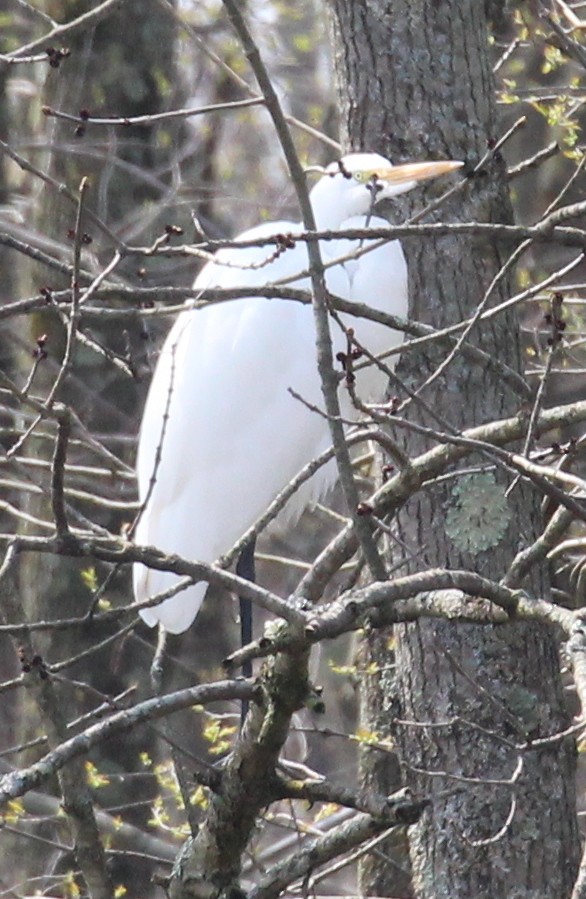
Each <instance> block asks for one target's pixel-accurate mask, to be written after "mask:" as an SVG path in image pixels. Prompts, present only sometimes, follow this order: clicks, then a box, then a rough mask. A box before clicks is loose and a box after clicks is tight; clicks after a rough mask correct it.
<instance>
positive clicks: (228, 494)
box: [134, 154, 439, 633]
mask: <svg viewBox="0 0 586 899" xmlns="http://www.w3.org/2000/svg"><path fill="white" fill-rule="evenodd" d="M432 165H433V164H432ZM398 168H399V169H400V168H401V167H398ZM341 169H342V170H341ZM389 169H390V163H389V162H388V160H386V159H384V157H382V156H378V155H376V154H352V155H351V156H347V157H345V158H344V159H343V160H342V165H341V168H340V167H339V166H338V164H333V165H332V166H331V167H329V169H328V170H326V171H327V172H331V174H325V175H324V176H323V177H322V178H321V179H320V180H319V182H318V183H317V184H316V186H315V187H314V188H313V190H312V192H311V202H312V206H313V210H314V215H315V217H316V223H317V227H318V229H320V230H323V229H348V228H351V227H352V228H355V227H364V225H365V216H366V214H367V213H368V211H369V209H370V206H371V192H370V191H369V189H368V188H367V184H366V182H368V180H369V179H370V178H371V177H372V175H373V174H377V175H380V185H381V187H380V191H379V193H378V198H384V197H386V196H391V195H394V194H396V193H400V192H403V190H408V189H410V188H411V187H413V186H414V183H415V182H410V181H406V180H403V182H402V183H400V184H392V185H388V184H387V182H386V181H385V180H384V177H383V173H384V172H387V171H388V170H389ZM397 170H398V169H396V170H394V171H397ZM355 173H358V176H357V177H355ZM438 174H439V172H438ZM424 177H430V175H420V176H419V179H418V180H420V179H421V178H424ZM359 179H362V180H359ZM405 185H406V186H405ZM386 224H387V223H386V221H385V220H383V219H377V218H371V219H370V221H369V225H370V226H371V227H384V226H385V225H386ZM300 230H301V226H300V225H297V224H293V223H291V222H271V223H267V224H263V225H259V226H257V227H256V228H252V229H250V230H249V231H246V232H244V233H243V234H242V235H240V239H242V240H247V241H248V240H251V239H260V238H262V237H267V236H272V235H275V234H279V233H283V234H288V233H290V234H293V235H295V233H299V231H300ZM357 247H358V242H357V241H350V240H343V239H339V240H336V241H331V242H327V241H322V242H321V244H320V249H321V253H322V258H323V260H324V262H326V263H327V261H329V260H331V259H334V258H338V257H339V256H341V255H345V254H347V253H348V252H350V251H352V250H353V249H356V248H357ZM271 252H272V251H271V248H270V247H268V248H267V247H262V248H261V247H258V248H245V249H242V250H239V249H237V248H234V249H226V250H222V251H220V252H219V253H218V254H217V256H216V259H215V260H214V261H213V262H210V263H208V264H207V265H206V266H205V267H204V269H203V270H202V271H201V272H200V274H199V275H198V277H197V279H196V281H195V284H194V291H195V293H196V294H197V293H199V292H200V291H201V290H204V289H205V288H208V287H236V286H250V287H254V286H258V285H266V284H270V283H273V282H276V281H279V280H281V279H285V278H289V277H291V276H294V275H296V274H298V273H300V272H302V271H305V270H306V269H307V268H308V259H307V250H306V246H305V244H304V243H303V242H298V243H295V246H294V247H293V248H291V249H287V250H285V252H283V253H282V254H281V255H280V256H278V258H277V259H275V260H274V261H271V262H269V263H268V264H266V265H264V266H262V267H260V268H251V267H250V266H251V265H254V264H256V263H262V262H263V261H265V260H266V259H267V258H269V257H270V255H271ZM226 263H229V265H226ZM238 266H243V267H242V268H239V267H238ZM326 282H327V286H328V289H329V290H330V291H331V293H333V294H335V295H338V296H341V297H344V298H345V299H349V300H353V301H360V302H365V303H367V304H368V305H369V306H372V307H375V308H378V309H383V310H386V311H388V312H392V313H394V314H395V315H399V316H405V315H406V314H407V270H406V265H405V260H404V256H403V253H402V250H401V247H400V244H399V243H398V242H397V241H393V242H390V243H387V244H385V245H384V246H381V247H379V248H377V249H376V250H374V251H373V252H371V253H366V254H365V255H363V256H361V258H360V259H358V260H352V261H349V262H347V263H344V264H338V265H335V266H333V267H332V268H329V269H327V272H326ZM289 283H291V284H292V285H293V286H295V287H298V288H309V287H310V284H309V281H308V279H307V278H302V279H297V280H296V281H292V282H289ZM251 293H252V294H253V295H252V296H250V297H247V298H245V299H240V300H235V301H229V302H224V303H221V304H217V305H210V306H208V307H206V308H204V309H199V310H194V311H186V312H183V313H181V314H180V315H179V317H178V318H177V320H176V321H175V324H174V325H173V327H172V329H171V331H170V333H169V335H168V337H167V339H166V341H165V344H164V346H163V349H162V352H161V355H160V358H159V361H158V364H157V368H156V371H155V374H154V377H153V381H152V384H151V388H150V392H149V395H148V399H147V403H146V407H145V411H144V417H143V421H142V427H141V432H140V439H139V451H138V463H137V471H138V481H139V492H140V497H141V499H142V500H144V498H145V497H146V496H147V495H148V502H147V505H146V508H145V510H144V513H143V515H142V517H141V519H140V521H139V524H138V527H137V530H136V540H137V542H138V543H141V544H148V545H153V546H156V547H158V548H159V549H161V550H164V551H166V552H173V553H178V554H179V555H181V556H184V557H186V558H188V559H192V560H197V561H203V562H212V561H213V560H214V559H216V558H217V557H218V556H219V555H221V554H222V553H224V552H226V551H227V550H228V549H229V548H230V546H231V545H232V544H233V543H234V542H235V541H236V540H237V539H238V538H239V537H240V536H241V535H242V534H243V532H244V531H245V530H246V529H247V528H248V527H249V526H250V525H251V524H252V523H253V522H254V521H255V520H256V519H257V518H258V517H259V516H260V515H261V514H262V513H263V511H264V510H265V509H266V507H267V506H268V505H269V503H270V502H271V500H272V499H273V498H274V497H275V496H276V494H277V493H278V492H279V491H280V490H281V489H282V488H283V487H284V486H285V485H286V484H287V483H288V481H289V480H290V479H291V478H292V477H294V476H295V474H296V473H297V472H298V471H299V470H300V469H301V468H302V467H303V466H304V465H305V464H306V463H307V462H309V461H310V460H311V459H312V458H313V457H314V456H315V455H316V454H317V453H319V452H321V451H322V450H323V449H325V448H326V447H327V446H328V445H329V431H328V426H327V422H326V421H325V419H324V418H323V417H322V416H320V415H318V414H316V413H312V412H311V411H310V410H309V409H308V408H307V407H306V406H305V405H303V404H302V403H300V402H299V401H298V400H296V399H294V398H293V397H292V396H291V395H290V393H289V391H288V388H293V390H295V391H296V392H297V393H298V394H299V395H301V396H302V397H303V398H304V399H305V400H306V401H307V402H308V403H310V404H314V405H316V406H322V405H323V403H322V395H321V387H320V381H319V377H318V374H317V370H316V361H315V355H316V354H315V333H314V326H313V314H312V309H311V307H310V306H308V305H304V304H301V303H298V302H294V301H290V300H289V301H287V300H280V299H279V300H267V299H264V298H262V297H258V296H254V293H253V291H251ZM347 323H348V324H351V325H352V327H353V328H354V329H355V332H356V336H357V338H358V341H359V342H360V343H361V344H363V345H364V346H366V347H368V348H369V350H370V352H372V353H380V352H382V351H384V350H385V349H388V348H389V347H391V346H396V345H397V344H398V343H399V342H400V340H401V339H402V336H401V335H399V334H397V332H394V331H390V330H389V329H387V328H384V327H383V326H380V325H377V324H375V323H373V322H369V321H367V320H365V319H357V318H353V319H352V320H351V321H350V320H348V321H347ZM332 336H333V341H334V348H335V350H336V351H337V350H345V349H346V337H345V336H344V335H343V334H342V333H341V331H340V329H339V327H338V326H337V325H335V323H333V324H332ZM357 386H358V391H359V393H360V394H361V395H362V396H363V397H364V398H366V399H368V398H370V396H371V395H372V392H373V389H375V390H376V389H377V388H378V389H379V392H382V389H384V378H383V379H382V382H381V375H380V373H377V372H376V370H375V369H374V368H370V369H368V371H364V372H363V373H362V374H361V375H360V380H359V381H358V385H357ZM341 390H342V391H343V392H344V391H345V388H344V387H342V388H341ZM341 400H342V401H343V407H345V412H346V413H348V414H351V409H350V406H349V404H348V401H347V399H346V400H345V402H344V393H342V394H341ZM157 452H159V453H160V461H159V463H158V465H157V464H156V456H157ZM332 471H333V469H332V468H331V467H330V469H329V471H328V470H326V471H322V472H321V473H318V474H317V475H316V476H314V478H313V479H312V480H311V481H310V482H308V484H306V485H305V488H304V489H302V491H301V493H300V495H299V496H296V497H295V498H293V499H292V500H291V501H290V503H289V504H288V507H287V511H288V512H289V514H290V515H291V517H294V516H295V515H297V514H298V512H299V511H300V510H301V508H303V506H304V505H305V504H306V503H307V502H308V501H310V500H311V499H315V498H316V497H317V496H319V494H320V493H321V492H323V490H324V489H325V488H326V487H327V486H328V481H331V479H332ZM149 491H150V492H149ZM176 581H177V576H176V575H173V574H170V573H166V572H160V571H155V570H150V569H148V568H146V567H145V566H142V565H136V566H135V568H134V586H135V594H136V597H137V599H138V600H143V599H146V598H147V597H149V596H153V595H154V594H156V593H159V592H160V591H162V590H165V589H167V588H169V587H170V586H171V585H172V584H173V583H176ZM205 590H206V584H205V583H199V584H195V585H193V586H190V587H188V588H187V589H186V590H184V591H182V592H181V593H179V594H177V595H176V596H174V597H172V598H170V599H168V600H166V601H164V602H163V603H161V604H160V605H159V606H156V607H153V608H150V609H146V610H144V611H142V612H141V614H142V617H143V618H144V620H145V621H146V622H147V623H148V624H149V625H155V624H156V623H158V622H160V623H161V624H163V625H164V627H165V628H166V629H167V630H168V631H170V632H172V633H180V632H182V631H184V630H186V629H187V628H188V627H189V625H190V624H191V622H192V621H193V619H194V618H195V616H196V614H197V612H198V610H199V608H200V605H201V602H202V600H203V596H204V593H205Z"/></svg>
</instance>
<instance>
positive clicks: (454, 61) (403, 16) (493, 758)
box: [331, 0, 578, 899]
mask: <svg viewBox="0 0 586 899" xmlns="http://www.w3.org/2000/svg"><path fill="white" fill-rule="evenodd" d="M331 9H332V21H333V31H334V36H335V42H336V47H337V58H336V66H337V76H338V82H339V88H340V101H341V106H342V123H343V128H345V136H344V144H345V145H346V147H351V148H353V149H359V148H364V149H368V150H376V151H379V152H382V153H385V154H387V155H390V156H391V157H392V158H393V159H394V160H395V161H400V160H404V159H432V158H454V159H463V160H466V161H467V162H469V163H471V164H472V165H473V164H475V163H476V162H477V161H478V160H479V159H480V158H481V157H482V156H483V154H484V153H485V152H486V150H487V148H488V146H489V142H490V141H491V139H494V138H498V137H499V136H500V133H499V126H498V120H497V117H496V108H495V102H494V86H493V82H492V75H491V69H490V62H489V58H488V40H487V38H488V34H487V25H486V21H485V16H484V6H483V4H482V3H479V2H478V0H441V2H431V0H416V2H413V0H378V2H377V0H331ZM413 202H414V201H413V200H411V199H409V201H406V202H405V203H404V204H403V210H402V211H403V213H404V214H405V213H406V212H407V211H408V210H409V208H410V207H411V206H412V203H413ZM415 202H416V203H417V205H419V206H421V205H422V204H423V201H422V199H421V194H418V197H417V198H416V200H415ZM439 217H441V219H443V220H446V219H447V220H457V219H460V220H467V221H471V220H472V221H473V220H478V221H489V222H490V221H510V219H511V211H510V205H509V201H508V196H507V193H506V187H505V182H504V178H503V165H502V161H501V160H500V157H498V158H496V159H493V160H491V161H490V163H489V164H488V165H487V167H486V169H485V171H484V172H483V174H482V176H480V177H478V178H474V179H471V180H470V182H469V184H468V186H467V188H466V189H465V191H464V192H463V193H461V194H460V195H459V197H458V199H457V202H453V203H452V204H451V205H445V206H443V207H442V209H441V211H440V212H439V213H438V218H439ZM405 249H406V252H407V255H408V260H409V271H410V294H411V314H412V316H413V317H416V318H419V319H421V320H423V321H426V322H428V323H430V324H433V325H434V326H436V327H443V326H445V325H447V324H451V323H453V322H456V321H459V320H461V319H463V318H465V317H467V316H469V315H471V314H472V313H473V311H474V310H475V309H476V307H477V304H478V302H479V301H480V300H481V299H482V297H483V295H484V292H485V290H486V289H487V287H488V285H489V284H490V282H491V279H492V278H493V277H494V275H495V274H496V273H497V272H498V271H499V269H500V267H501V265H502V264H503V262H504V261H505V259H506V257H505V256H502V257H501V254H500V252H499V249H498V247H496V246H494V245H492V244H489V243H487V242H485V241H482V240H480V239H476V238H469V239H468V238H464V239H462V238H455V237H454V238H453V237H444V238H441V239H437V240H434V241H431V240H429V239H427V238H426V239H425V240H421V241H420V242H417V243H416V244H413V243H412V242H407V243H406V246H405ZM507 286H508V285H507V283H506V279H501V281H500V282H499V285H498V287H497V288H496V289H495V290H494V291H493V293H492V296H491V304H496V303H497V302H499V300H500V299H502V298H503V297H504V296H506V295H507ZM470 339H471V340H472V342H475V343H477V344H478V345H479V346H481V347H482V348H483V349H484V350H485V351H487V352H489V353H490V354H491V355H493V356H497V357H498V358H499V359H500V360H502V361H503V362H506V363H507V364H508V365H510V366H511V367H513V368H515V369H517V370H519V369H520V365H521V360H520V344H519V339H518V331H517V326H516V322H515V320H514V318H513V317H512V316H500V317H498V319H494V320H492V321H491V323H490V325H487V324H483V325H481V326H480V327H477V328H476V329H475V330H474V331H473V332H472V334H471V337H470ZM444 355H445V350H442V351H439V350H438V349H433V350H419V351H417V353H411V354H404V358H403V359H402V362H401V365H400V374H401V376H402V377H403V378H404V379H405V381H406V382H407V383H409V384H410V386H414V385H416V386H418V385H420V384H421V383H422V382H423V381H424V380H425V379H426V378H427V376H428V375H429V374H430V373H431V372H432V371H434V369H435V368H436V367H437V364H438V362H439V361H440V360H441V359H442V357H443V356H444ZM423 398H424V399H425V400H426V401H427V403H428V404H429V405H430V406H431V407H433V409H434V410H435V411H436V412H437V413H439V414H440V415H441V416H443V417H444V419H446V420H447V421H448V422H449V423H450V425H451V426H452V427H453V428H455V429H457V430H461V429H462V428H464V427H466V426H468V427H469V426H471V425H473V424H479V423H481V422H483V421H489V420H491V419H497V418H500V417H502V416H505V415H509V414H514V413H515V412H516V411H518V409H519V407H520V400H519V398H518V397H516V396H515V395H514V394H513V393H512V392H511V389H510V388H509V387H507V385H506V384H504V383H503V382H502V381H500V380H498V378H497V377H496V376H495V375H494V373H493V372H491V371H489V370H488V369H484V370H483V369H481V368H479V367H477V366H476V367H475V366H472V365H471V364H470V363H469V362H468V361H463V360H462V359H461V358H459V359H457V360H456V361H455V362H452V363H451V364H450V366H449V367H448V368H447V370H446V371H445V372H444V374H443V376H442V377H440V378H438V379H437V380H436V381H435V382H434V383H433V384H432V385H431V386H430V387H429V388H427V389H426V390H425V391H424V393H423ZM408 415H409V417H410V418H412V419H413V420H418V421H423V422H424V423H425V424H426V425H428V426H434V425H435V426H437V421H434V420H433V419H430V417H429V416H428V415H426V414H425V413H424V414H421V413H420V412H419V411H418V410H417V407H415V408H413V407H411V409H410V410H409V412H408ZM441 429H442V430H445V428H441ZM393 436H394V437H396V439H399V440H402V439H403V438H402V436H401V434H399V433H397V434H394V435H393ZM404 444H405V447H406V449H407V452H408V453H409V454H410V455H415V454H417V453H418V452H421V451H422V450H423V449H424V448H427V447H428V446H429V445H430V443H429V441H428V440H426V439H425V438H422V437H419V436H415V435H411V436H409V437H408V438H406V439H405V440H404ZM482 462H484V463H486V460H485V459H481V458H480V457H470V459H468V460H467V464H468V463H470V464H472V465H474V464H479V463H482ZM509 483H510V477H509V476H507V474H506V473H504V472H499V471H498V470H497V471H496V472H495V473H494V474H493V473H492V472H483V473H478V474H475V475H471V476H468V477H467V478H466V479H463V478H460V477H455V478H452V479H450V480H448V481H445V482H444V484H443V485H442V486H438V485H433V486H430V487H428V488H426V489H425V490H424V491H422V492H421V493H420V494H419V495H418V496H416V497H414V499H413V500H412V501H411V502H410V503H409V504H408V506H407V507H406V508H405V509H404V510H403V511H402V512H401V514H400V515H399V516H398V519H397V522H396V526H397V527H398V529H399V532H400V535H401V538H402V540H403V541H404V542H405V543H406V545H407V546H408V547H409V549H410V551H411V553H412V554H417V556H416V557H414V556H413V555H412V556H409V554H407V555H406V558H405V560H404V561H405V563H406V564H405V568H404V569H403V570H405V569H407V570H414V566H415V565H416V566H417V567H419V568H422V567H428V566H429V567H432V566H442V567H444V566H449V567H453V568H460V567H467V568H469V569H471V570H474V571H478V572H480V573H483V574H485V575H486V576H489V577H493V578H496V579H497V580H498V579H499V578H500V577H502V576H504V574H505V573H506V571H507V567H508V565H509V563H510V562H511V560H512V558H513V557H514V555H515V553H516V552H517V551H518V549H519V548H521V547H522V546H524V545H527V544H528V543H530V542H531V540H532V538H533V537H534V536H535V534H536V533H537V528H538V525H539V514H538V502H539V498H538V497H537V496H536V495H535V493H533V492H532V491H530V490H527V489H525V488H524V487H522V486H520V485H519V486H517V487H516V488H515V489H514V490H513V491H512V493H511V494H510V496H508V497H505V489H506V487H507V486H508V484H509ZM475 515H476V518H475V517H474V516H475ZM413 559H414V561H413ZM525 586H527V587H528V588H529V589H530V590H532V591H536V593H537V595H540V594H541V593H542V592H543V591H546V590H547V588H548V583H547V573H546V572H545V571H543V570H540V571H533V572H532V573H531V576H530V578H529V579H528V581H527V583H526V584H525ZM396 638H397V646H396V658H395V664H396V668H395V671H394V673H393V672H390V671H389V665H390V663H391V661H392V660H391V658H390V654H389V650H388V644H389V635H388V634H375V635H373V636H372V637H370V638H369V639H368V645H367V647H366V652H367V653H368V654H369V656H370V661H374V662H376V664H377V666H378V670H379V675H378V677H373V678H372V679H371V682H370V684H369V687H370V688H371V689H370V690H367V691H365V696H364V717H365V720H364V722H363V724H364V726H365V727H366V728H367V729H368V730H370V731H376V732H377V733H379V734H380V735H384V736H387V737H389V736H392V738H393V739H394V741H395V745H396V747H397V751H398V756H399V759H400V762H401V766H402V769H403V777H404V780H405V781H406V782H408V783H410V784H411V785H413V786H414V787H415V788H416V789H417V790H418V791H419V792H421V793H423V794H424V795H427V796H429V798H430V800H431V805H430V809H429V812H428V813H427V814H426V815H425V816H424V818H423V820H422V822H421V823H420V824H419V825H418V826H417V827H415V828H412V830H411V832H410V856H411V865H412V869H413V889H414V891H415V893H416V894H417V895H418V896H421V897H426V899H428V897H429V899H431V897H448V896H449V897H450V899H457V897H466V899H468V897H470V896H475V897H481V896H486V897H489V896H490V897H491V899H494V897H497V896H498V897H500V896H503V897H504V896H529V895H531V896H532V897H537V896H539V897H552V899H553V897H558V899H559V897H562V896H564V895H568V891H569V889H570V886H571V884H572V883H573V879H574V876H575V871H576V865H577V852H578V838H577V828H576V818H575V797H574V783H573V776H574V760H573V757H574V747H573V745H572V743H571V742H570V743H562V744H559V745H556V746H552V747H551V748H548V749H544V750H542V751H526V752H520V751H518V750H516V749H515V748H514V744H515V743H517V744H520V743H524V742H525V740H527V739H530V738H536V737H543V736H546V735H549V734H553V733H556V732H557V731H559V730H560V729H563V728H564V727H565V726H566V725H567V723H568V718H567V712H566V710H565V706H564V701H563V695H562V687H561V681H560V674H559V658H558V654H557V648H556V645H555V640H554V636H553V635H552V634H551V632H549V631H547V630H545V629H543V628H540V627H536V626H532V625H525V624H512V625H506V626H491V627H480V626H472V625H466V624H458V623H452V622H447V621H446V622H443V621H441V622H440V621H431V620H421V621H418V622H416V623H414V624H410V625H408V626H403V627H401V628H398V629H397V633H396ZM372 681H375V683H372ZM392 719H395V725H394V726H393V725H392ZM397 719H399V720H398V723H397ZM454 719H457V721H456V723H452V724H451V725H450V724H449V722H454ZM401 722H403V723H401ZM409 722H419V723H420V722H428V723H430V724H431V725H434V727H428V728H423V727H414V726H413V725H412V724H410V723H409ZM442 723H444V726H440V725H442ZM391 770H392V765H391ZM427 772H429V773H427ZM388 774H389V765H388V763H386V762H384V761H383V760H381V758H380V754H378V753H376V752H375V751H371V752H370V753H369V755H368V756H367V758H366V761H365V771H364V776H365V780H366V782H367V783H371V784H372V783H377V786H378V788H379V789H387V790H388V789H389V786H392V784H391V785H389V783H388V782H387V783H385V782H384V781H385V777H387V776H388ZM432 774H433V775H434V776H432ZM513 775H515V776H514V782H511V783H502V781H508V780H509V779H511V778H512V777H513ZM487 779H490V780H491V781H492V782H491V783H487V782H486V781H487ZM495 780H496V781H498V782H497V783H494V781H495ZM381 781H382V782H381ZM362 889H363V892H364V893H367V894H368V893H373V892H374V891H377V892H379V893H382V895H395V896H396V895H407V894H408V886H407V885H406V884H405V882H404V879H402V880H400V881H397V872H396V870H395V869H394V868H393V867H392V866H390V865H386V866H385V864H384V862H380V861H377V860H376V859H375V860H371V861H370V862H369V863H368V864H366V865H364V866H363V882H362Z"/></svg>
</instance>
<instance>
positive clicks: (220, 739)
mask: <svg viewBox="0 0 586 899" xmlns="http://www.w3.org/2000/svg"><path fill="white" fill-rule="evenodd" d="M237 732H238V727H237V725H235V724H226V723H225V721H223V720H222V719H221V718H220V717H219V716H216V715H208V716H207V722H206V725H205V727H204V729H203V736H204V739H205V740H207V742H208V743H209V748H208V752H209V753H210V754H211V755H224V753H226V752H229V751H230V749H231V748H232V740H233V737H234V734H235V733H237Z"/></svg>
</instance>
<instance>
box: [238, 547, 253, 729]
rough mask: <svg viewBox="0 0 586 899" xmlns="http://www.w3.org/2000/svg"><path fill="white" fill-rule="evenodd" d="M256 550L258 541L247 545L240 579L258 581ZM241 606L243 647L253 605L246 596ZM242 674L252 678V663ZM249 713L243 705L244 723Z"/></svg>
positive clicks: (248, 637)
mask: <svg viewBox="0 0 586 899" xmlns="http://www.w3.org/2000/svg"><path fill="white" fill-rule="evenodd" d="M255 548H256V539H255V538H253V539H252V540H251V541H250V542H249V543H247V544H246V546H245V547H244V549H243V550H242V552H241V553H240V557H239V559H238V562H237V563H236V574H237V575H238V576H239V577H244V578H246V580H247V581H252V582H253V583H254V582H255V581H256V570H255V565H254V550H255ZM238 602H239V604H240V642H241V644H242V646H246V644H247V643H250V641H251V640H252V603H251V602H250V600H249V599H246V598H245V597H244V596H239V597H238ZM242 674H243V675H244V677H251V676H252V662H251V661H250V660H247V661H246V662H244V664H243V665H242ZM247 711H248V702H243V703H242V722H244V719H245V718H246V713H247Z"/></svg>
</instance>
